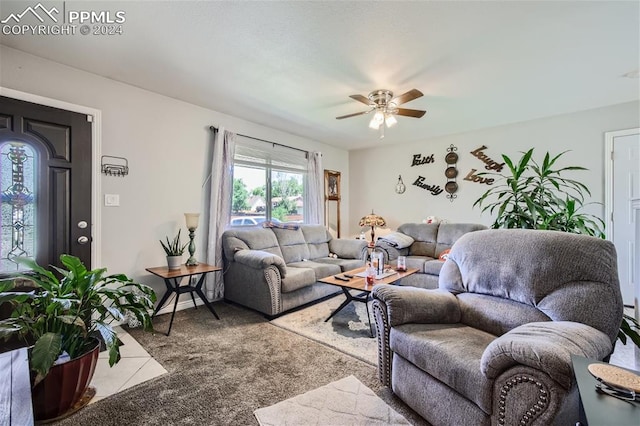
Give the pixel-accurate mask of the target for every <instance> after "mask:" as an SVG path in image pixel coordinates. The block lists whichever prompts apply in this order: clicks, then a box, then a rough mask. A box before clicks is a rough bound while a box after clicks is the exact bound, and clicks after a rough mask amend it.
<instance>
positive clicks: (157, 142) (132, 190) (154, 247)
mask: <svg viewBox="0 0 640 426" xmlns="http://www.w3.org/2000/svg"><path fill="white" fill-rule="evenodd" d="M0 59H1V60H0V86H1V87H5V88H10V89H13V90H18V91H21V92H27V93H30V94H34V95H38V96H44V97H47V98H53V99H56V100H61V101H65V102H69V103H73V104H78V105H83V106H87V107H91V108H95V109H98V110H101V111H102V154H105V155H114V156H119V157H125V158H127V159H128V160H129V168H130V173H129V175H128V176H126V177H124V178H117V177H109V176H104V175H102V177H101V184H102V192H103V194H105V193H106V194H120V207H104V206H103V207H102V211H101V215H102V224H101V230H102V241H101V242H100V244H101V250H102V259H101V262H100V264H101V265H100V266H104V267H107V268H108V269H109V272H113V273H116V272H119V273H125V274H128V275H129V276H131V277H133V278H134V279H137V280H139V281H141V282H143V283H146V284H151V285H152V286H153V287H154V288H155V289H156V290H163V289H164V284H163V283H162V282H160V281H159V279H157V278H154V277H152V276H151V275H149V274H148V273H146V272H145V270H144V269H145V268H147V267H151V266H161V265H164V264H166V260H165V257H164V252H163V250H162V248H161V247H160V243H159V242H158V240H159V239H160V238H164V236H165V235H169V236H172V235H174V234H175V233H176V232H177V230H178V228H182V232H183V234H185V233H186V229H185V223H184V215H183V213H184V212H197V211H203V205H202V203H203V200H204V193H203V190H202V189H201V186H202V183H203V181H204V179H205V178H206V176H205V167H206V161H207V159H206V154H207V152H208V151H207V148H208V146H209V145H210V143H211V138H212V135H211V131H210V130H209V126H210V125H215V126H224V127H226V128H227V129H228V130H231V131H234V132H236V133H241V134H245V135H249V136H252V137H256V138H262V139H266V140H269V141H273V142H278V143H281V144H284V145H288V146H292V147H296V148H301V149H305V150H311V151H320V152H322V154H323V165H324V167H325V168H327V169H332V170H339V171H341V172H342V179H343V181H342V182H343V188H342V190H343V194H344V197H345V198H346V199H348V197H349V184H348V183H349V172H348V152H347V151H345V150H342V149H337V148H334V147H331V146H328V145H325V144H321V143H319V142H315V141H312V140H309V139H304V138H301V137H297V136H294V135H291V134H287V133H283V132H280V131H278V130H274V129H270V128H268V127H265V126H261V125H257V124H254V123H251V122H250V121H247V120H244V119H240V118H237V117H231V116H228V115H225V114H221V113H218V112H216V111H212V110H208V109H205V108H201V107H199V106H196V105H192V104H188V103H185V102H182V101H178V100H175V99H171V98H168V97H165V96H161V95H158V94H156V93H152V92H149V91H146V90H142V89H139V88H136V87H133V86H129V85H126V84H122V83H119V82H116V81H114V80H110V79H107V78H103V77H100V76H97V75H95V74H91V73H87V72H84V71H80V70H78V69H74V68H70V67H67V66H64V65H61V64H58V63H55V62H52V61H49V60H46V59H42V58H39V57H36V56H32V55H29V54H25V53H23V52H20V51H17V50H15V49H10V48H7V47H5V46H0ZM176 78H180V77H179V76H176ZM100 196H101V197H102V194H101V195H100ZM344 204H346V203H344ZM348 215H349V209H348V206H347V205H344V206H343V209H342V217H343V219H342V220H343V222H346V221H347V218H348ZM196 235H197V236H196V246H197V249H196V250H197V251H196V257H198V258H200V259H202V257H201V256H202V255H203V250H204V247H205V244H204V239H205V236H204V235H203V233H202V232H200V233H198V232H197V231H196ZM185 259H186V257H185ZM161 294H162V292H160V295H161Z"/></svg>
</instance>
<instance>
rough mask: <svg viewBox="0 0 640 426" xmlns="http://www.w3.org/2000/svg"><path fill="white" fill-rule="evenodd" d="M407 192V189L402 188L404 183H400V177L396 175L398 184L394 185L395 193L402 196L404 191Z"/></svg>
mask: <svg viewBox="0 0 640 426" xmlns="http://www.w3.org/2000/svg"><path fill="white" fill-rule="evenodd" d="M406 190H407V187H406V186H404V182H403V181H402V175H398V183H397V184H396V193H397V194H404V191H406Z"/></svg>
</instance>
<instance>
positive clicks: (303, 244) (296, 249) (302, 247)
mask: <svg viewBox="0 0 640 426" xmlns="http://www.w3.org/2000/svg"><path fill="white" fill-rule="evenodd" d="M272 230H273V233H274V234H275V236H276V238H277V240H278V243H279V244H280V250H281V251H282V257H283V259H284V262H285V263H286V264H287V265H288V264H289V263H291V262H300V261H301V260H303V259H309V258H310V256H311V253H310V252H309V247H308V246H307V241H306V240H305V239H304V234H303V233H302V229H301V228H298V229H280V228H272Z"/></svg>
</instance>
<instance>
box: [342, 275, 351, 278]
mask: <svg viewBox="0 0 640 426" xmlns="http://www.w3.org/2000/svg"><path fill="white" fill-rule="evenodd" d="M344 276H345V277H347V278H353V275H351V274H344Z"/></svg>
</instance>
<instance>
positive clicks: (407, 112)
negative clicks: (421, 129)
mask: <svg viewBox="0 0 640 426" xmlns="http://www.w3.org/2000/svg"><path fill="white" fill-rule="evenodd" d="M426 113H427V111H422V110H420V109H407V108H398V112H396V114H397V115H404V116H405V117H414V118H420V117H422V116H423V115H425V114H426Z"/></svg>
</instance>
